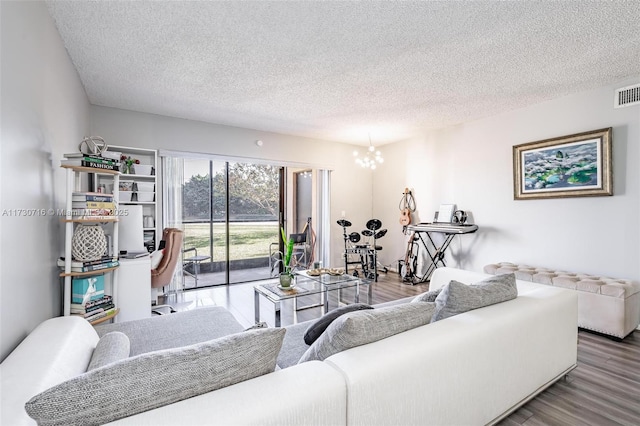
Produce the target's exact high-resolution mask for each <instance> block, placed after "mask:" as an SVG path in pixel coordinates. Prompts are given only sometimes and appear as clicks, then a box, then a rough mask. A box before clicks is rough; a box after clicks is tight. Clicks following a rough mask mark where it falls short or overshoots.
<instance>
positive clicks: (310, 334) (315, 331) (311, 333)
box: [303, 303, 373, 345]
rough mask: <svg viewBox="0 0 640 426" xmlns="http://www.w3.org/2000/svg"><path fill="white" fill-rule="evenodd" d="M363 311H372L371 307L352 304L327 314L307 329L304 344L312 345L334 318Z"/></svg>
mask: <svg viewBox="0 0 640 426" xmlns="http://www.w3.org/2000/svg"><path fill="white" fill-rule="evenodd" d="M363 309H373V307H372V306H369V305H366V304H364V303H352V304H351V305H346V306H341V307H339V308H337V309H334V310H333V311H329V312H327V313H326V314H324V315H323V316H322V317H320V318H319V319H318V320H317V321H314V323H313V324H311V325H310V326H309V328H307V331H305V333H304V337H303V339H304V342H305V343H306V344H307V345H312V344H313V342H315V341H316V340H318V337H320V335H321V334H322V333H324V331H325V330H326V329H327V327H329V325H330V324H331V323H332V322H333V321H335V319H336V318H338V317H339V316H342V315H344V314H346V313H349V312H354V311H361V310H363Z"/></svg>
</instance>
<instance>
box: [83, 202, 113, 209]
mask: <svg viewBox="0 0 640 426" xmlns="http://www.w3.org/2000/svg"><path fill="white" fill-rule="evenodd" d="M117 207H118V206H117V205H116V203H115V201H71V208H73V209H115V208H117Z"/></svg>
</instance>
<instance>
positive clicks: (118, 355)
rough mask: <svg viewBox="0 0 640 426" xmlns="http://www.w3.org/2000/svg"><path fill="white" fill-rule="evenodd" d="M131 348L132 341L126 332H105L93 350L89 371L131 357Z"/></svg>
mask: <svg viewBox="0 0 640 426" xmlns="http://www.w3.org/2000/svg"><path fill="white" fill-rule="evenodd" d="M130 349H131V343H130V342H129V338H128V337H127V335H126V334H124V333H120V332H119V331H112V332H111V333H107V334H105V335H104V336H102V337H101V338H100V340H98V344H97V345H96V348H95V349H94V350H93V354H92V355H91V361H89V367H87V371H91V370H95V369H96V368H100V367H102V366H105V365H107V364H111V363H112V362H116V361H120V360H122V359H125V358H129V350H130Z"/></svg>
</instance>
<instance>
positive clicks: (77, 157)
mask: <svg viewBox="0 0 640 426" xmlns="http://www.w3.org/2000/svg"><path fill="white" fill-rule="evenodd" d="M71 155H72V154H65V157H66V158H65V159H64V160H62V161H60V164H61V165H62V166H83V167H92V166H91V165H90V164H89V163H95V164H106V165H108V166H114V167H117V169H115V170H118V169H119V167H120V164H121V163H120V160H119V159H113V158H105V157H102V156H98V155H89V154H82V153H77V154H74V155H73V156H71Z"/></svg>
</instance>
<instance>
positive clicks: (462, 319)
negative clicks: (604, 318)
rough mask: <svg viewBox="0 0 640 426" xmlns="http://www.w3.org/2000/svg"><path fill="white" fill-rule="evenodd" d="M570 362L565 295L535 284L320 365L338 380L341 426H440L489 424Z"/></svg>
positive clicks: (572, 328) (569, 295) (573, 339)
mask: <svg viewBox="0 0 640 426" xmlns="http://www.w3.org/2000/svg"><path fill="white" fill-rule="evenodd" d="M439 270H440V269H438V271H439ZM465 272H466V271H461V273H460V274H457V275H452V274H447V278H451V279H456V280H460V281H462V280H464V279H465V278H469V275H468V274H465ZM443 276H444V275H443ZM472 281H477V279H474V280H472ZM576 359H577V297H576V295H575V293H574V292H570V291H567V290H563V289H557V288H551V287H548V286H538V288H536V289H533V290H531V291H527V292H525V293H524V294H520V295H519V296H518V297H517V298H515V299H512V300H509V301H507V302H502V303H497V304H494V305H491V306H486V307H484V308H479V309H475V310H472V311H468V312H465V313H462V314H459V315H456V316H453V317H449V318H446V319H443V320H441V321H438V322H435V323H431V324H428V325H424V326H421V327H418V328H414V329H412V330H409V331H405V332H404V333H400V334H396V335H394V336H391V337H389V338H386V339H382V340H379V341H377V342H374V343H370V344H367V345H363V346H359V347H356V348H352V349H349V350H346V351H344V352H340V353H338V354H335V355H333V356H331V357H329V358H327V359H326V360H325V361H324V362H325V363H327V364H329V365H331V366H333V367H334V368H336V369H337V370H338V371H340V372H341V374H342V375H343V377H344V378H345V382H346V383H347V401H348V410H347V424H349V425H368V424H402V425H411V424H415V425H417V424H420V425H442V424H492V423H493V422H495V421H497V419H499V418H500V417H501V416H502V415H503V414H505V413H507V412H509V411H510V410H511V409H512V408H514V407H516V406H517V405H518V404H519V403H521V402H522V401H524V400H526V399H527V398H528V397H530V396H532V395H534V394H535V393H536V392H538V391H539V390H540V389H542V388H543V387H544V386H545V385H547V384H548V383H550V382H552V381H553V380H555V379H557V378H559V377H561V376H562V375H563V374H564V373H566V372H568V371H569V370H571V369H572V368H574V367H575V365H576ZM380 401H384V406H383V407H381V404H380Z"/></svg>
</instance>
